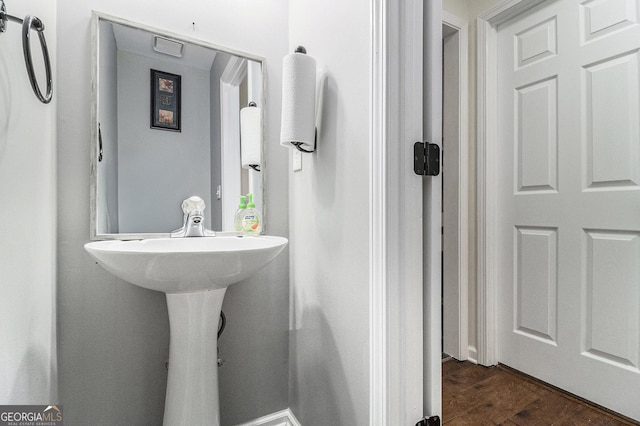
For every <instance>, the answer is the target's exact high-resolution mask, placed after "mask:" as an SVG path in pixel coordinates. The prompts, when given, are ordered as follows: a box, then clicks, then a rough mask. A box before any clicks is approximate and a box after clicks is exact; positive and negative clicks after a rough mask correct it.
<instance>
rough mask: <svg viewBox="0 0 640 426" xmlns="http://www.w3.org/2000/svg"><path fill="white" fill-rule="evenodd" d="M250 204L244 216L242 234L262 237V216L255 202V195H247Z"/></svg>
mask: <svg viewBox="0 0 640 426" xmlns="http://www.w3.org/2000/svg"><path fill="white" fill-rule="evenodd" d="M247 196H248V197H249V203H248V204H247V208H246V210H244V213H243V215H242V232H244V234H245V235H260V233H261V232H262V215H261V214H260V211H259V210H258V209H257V208H256V205H255V203H254V202H253V194H247Z"/></svg>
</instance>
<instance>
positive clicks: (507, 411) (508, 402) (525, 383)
mask: <svg viewBox="0 0 640 426" xmlns="http://www.w3.org/2000/svg"><path fill="white" fill-rule="evenodd" d="M442 410H443V414H442V417H443V419H442V420H443V423H444V424H445V425H451V426H453V425H511V426H512V425H536V426H537V425H543V426H546V425H558V426H572V425H576V426H578V425H580V426H582V425H606V426H618V425H637V424H638V423H632V422H630V421H628V420H626V419H623V418H620V417H617V416H615V415H614V414H612V413H609V412H607V411H604V410H601V409H599V408H598V407H594V406H591V405H589V404H587V403H585V402H583V401H580V400H578V399H577V398H574V397H572V396H570V395H568V394H565V393H563V392H561V391H558V390H556V389H554V388H552V387H550V386H547V385H545V384H543V383H541V382H538V381H536V380H534V379H531V378H529V377H527V376H525V375H522V374H520V373H518V372H515V371H513V370H510V369H509V368H506V367H501V366H498V367H490V368H488V367H482V366H479V365H475V364H472V363H470V362H459V361H456V360H454V359H449V360H446V361H444V362H443V363H442Z"/></svg>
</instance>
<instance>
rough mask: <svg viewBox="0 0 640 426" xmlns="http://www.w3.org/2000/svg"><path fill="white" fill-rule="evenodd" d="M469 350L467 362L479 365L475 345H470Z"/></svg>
mask: <svg viewBox="0 0 640 426" xmlns="http://www.w3.org/2000/svg"><path fill="white" fill-rule="evenodd" d="M467 350H468V354H469V355H468V357H467V361H469V362H471V363H473V364H477V363H478V350H477V349H476V347H475V346H473V345H469V348H468V349H467Z"/></svg>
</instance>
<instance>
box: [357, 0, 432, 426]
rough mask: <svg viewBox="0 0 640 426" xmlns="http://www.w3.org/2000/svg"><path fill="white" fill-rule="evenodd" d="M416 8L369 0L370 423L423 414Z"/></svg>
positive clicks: (409, 420)
mask: <svg viewBox="0 0 640 426" xmlns="http://www.w3.org/2000/svg"><path fill="white" fill-rule="evenodd" d="M422 7H423V6H422V2H421V1H415V2H397V1H395V0H373V1H372V15H371V27H372V34H371V40H372V43H371V53H370V54H371V60H372V63H371V69H372V74H371V76H370V77H371V82H372V86H371V93H370V96H371V111H370V116H371V128H370V131H371V141H370V156H369V158H370V168H369V169H370V175H369V181H370V188H369V189H370V193H371V199H370V200H371V201H370V205H369V209H370V212H371V213H370V217H369V220H370V223H371V230H370V233H369V242H370V243H369V246H370V252H369V262H370V283H369V284H370V313H371V314H370V315H371V317H370V324H371V329H370V342H371V343H370V400H369V403H370V408H369V417H370V419H369V424H370V425H371V426H385V425H406V424H415V423H416V422H417V421H418V420H419V419H420V418H422V416H423V400H422V395H423V374H422V371H423V353H422V337H423V335H422V235H421V233H419V232H416V228H415V225H417V224H420V223H422V179H421V178H420V177H418V176H416V175H415V174H413V170H412V167H411V164H412V161H413V143H414V142H415V141H417V140H420V139H421V136H422V105H421V101H422V91H421V87H422ZM408 224H414V226H408ZM438 287H439V284H438ZM438 315H439V314H438ZM438 352H439V349H438ZM438 383H439V382H438Z"/></svg>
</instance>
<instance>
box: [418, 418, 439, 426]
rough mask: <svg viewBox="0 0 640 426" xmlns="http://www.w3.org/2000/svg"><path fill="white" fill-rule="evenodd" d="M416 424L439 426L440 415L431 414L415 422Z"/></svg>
mask: <svg viewBox="0 0 640 426" xmlns="http://www.w3.org/2000/svg"><path fill="white" fill-rule="evenodd" d="M416 426H440V417H439V416H431V417H425V418H424V419H422V420H420V421H419V422H418V423H416Z"/></svg>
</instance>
